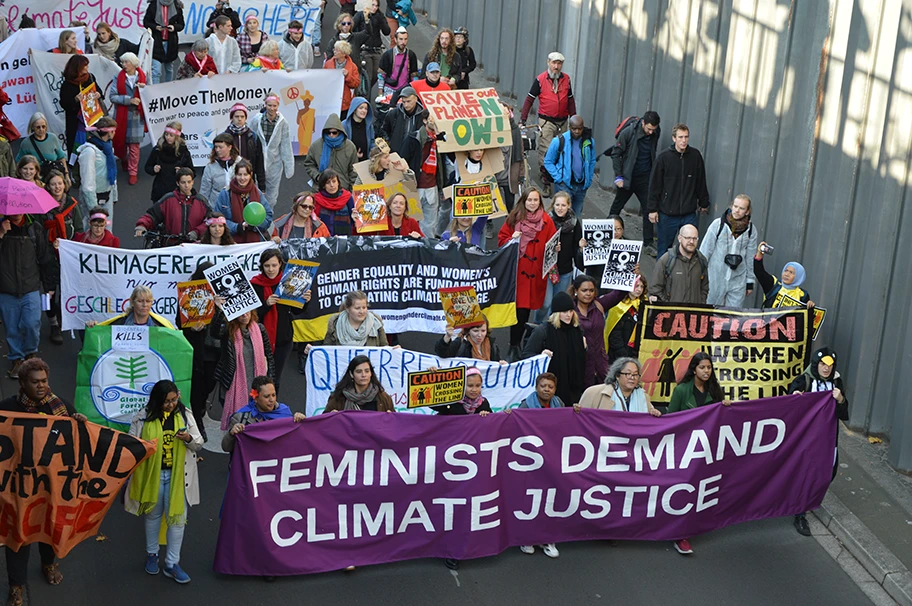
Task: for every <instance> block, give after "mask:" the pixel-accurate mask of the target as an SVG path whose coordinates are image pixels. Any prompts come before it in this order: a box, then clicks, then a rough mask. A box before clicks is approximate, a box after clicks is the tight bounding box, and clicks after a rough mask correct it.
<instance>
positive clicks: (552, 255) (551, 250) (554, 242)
mask: <svg viewBox="0 0 912 606" xmlns="http://www.w3.org/2000/svg"><path fill="white" fill-rule="evenodd" d="M559 245H560V230H557V231H556V232H554V235H553V236H551V238H550V239H549V240H548V241H547V242H546V243H545V254H544V261H542V278H544V277H545V276H547V275H548V272H549V271H551V268H553V267H554V266H555V265H557V247H558V246H559Z"/></svg>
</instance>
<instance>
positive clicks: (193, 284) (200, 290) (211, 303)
mask: <svg viewBox="0 0 912 606" xmlns="http://www.w3.org/2000/svg"><path fill="white" fill-rule="evenodd" d="M214 316H215V295H214V294H213V293H212V288H211V287H210V286H209V282H207V281H205V280H191V281H189V282H178V283H177V317H178V319H179V323H180V326H181V328H195V327H197V326H205V325H206V324H209V323H210V322H212V318H213V317H214Z"/></svg>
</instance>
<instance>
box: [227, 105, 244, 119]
mask: <svg viewBox="0 0 912 606" xmlns="http://www.w3.org/2000/svg"><path fill="white" fill-rule="evenodd" d="M237 111H241V112H244V117H247V115H248V114H247V106H246V105H244V104H243V103H235V104H234V105H232V106H231V109H230V110H229V111H228V117H229V118H233V117H234V112H237Z"/></svg>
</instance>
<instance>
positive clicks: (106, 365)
mask: <svg viewBox="0 0 912 606" xmlns="http://www.w3.org/2000/svg"><path fill="white" fill-rule="evenodd" d="M162 379H168V380H170V381H173V380H174V373H172V372H171V368H170V367H169V366H168V363H167V362H166V361H165V359H164V358H162V357H161V356H160V355H158V353H156V352H154V351H146V352H139V351H115V350H113V349H111V350H108V351H106V352H105V353H104V354H102V355H101V357H99V358H98V361H97V362H96V363H95V367H94V368H93V369H92V375H91V379H90V381H91V386H92V387H91V394H92V404H93V405H94V406H95V410H97V411H98V414H100V415H101V416H103V417H104V418H105V419H107V420H108V421H112V422H114V423H123V424H128V423H129V422H130V418H131V417H132V416H133V414H134V413H136V411H137V410H139V409H141V408H143V407H144V406H145V405H146V402H148V400H149V394H150V393H151V392H152V387H153V386H154V385H155V384H156V383H157V382H158V381H160V380H162Z"/></svg>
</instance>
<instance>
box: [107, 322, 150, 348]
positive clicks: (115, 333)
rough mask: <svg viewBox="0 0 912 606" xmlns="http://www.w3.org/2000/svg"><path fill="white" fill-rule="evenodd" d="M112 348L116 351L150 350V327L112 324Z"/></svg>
mask: <svg viewBox="0 0 912 606" xmlns="http://www.w3.org/2000/svg"><path fill="white" fill-rule="evenodd" d="M111 349H113V350H114V351H149V327H148V326H112V327H111Z"/></svg>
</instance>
